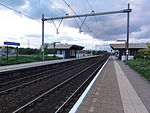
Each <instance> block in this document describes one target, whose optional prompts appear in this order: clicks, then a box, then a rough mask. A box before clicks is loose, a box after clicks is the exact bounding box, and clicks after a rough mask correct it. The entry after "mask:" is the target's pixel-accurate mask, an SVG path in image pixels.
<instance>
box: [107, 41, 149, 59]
mask: <svg viewBox="0 0 150 113" xmlns="http://www.w3.org/2000/svg"><path fill="white" fill-rule="evenodd" d="M110 47H111V48H112V49H113V50H115V51H117V52H118V59H120V60H125V58H126V57H125V56H126V47H125V44H110ZM147 48H148V47H147V45H146V44H145V43H130V44H129V59H133V57H134V55H136V54H137V53H138V50H140V49H147Z"/></svg>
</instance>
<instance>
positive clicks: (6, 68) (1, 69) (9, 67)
mask: <svg viewBox="0 0 150 113" xmlns="http://www.w3.org/2000/svg"><path fill="white" fill-rule="evenodd" d="M90 57H95V56H86V57H79V58H71V59H60V60H50V61H39V62H31V63H23V64H15V65H7V66H0V72H6V71H12V70H18V69H24V68H30V67H36V66H44V65H50V64H55V63H62V62H68V61H73V60H79V59H84V58H90Z"/></svg>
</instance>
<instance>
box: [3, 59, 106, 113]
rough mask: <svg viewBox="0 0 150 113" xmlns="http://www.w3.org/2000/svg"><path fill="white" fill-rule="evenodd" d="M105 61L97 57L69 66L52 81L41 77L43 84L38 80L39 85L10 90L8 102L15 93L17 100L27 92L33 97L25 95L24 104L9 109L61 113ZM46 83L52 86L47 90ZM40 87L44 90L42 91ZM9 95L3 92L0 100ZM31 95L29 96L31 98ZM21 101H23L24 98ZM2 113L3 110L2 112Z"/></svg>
mask: <svg viewBox="0 0 150 113" xmlns="http://www.w3.org/2000/svg"><path fill="white" fill-rule="evenodd" d="M98 59H101V60H99V61H98ZM105 59H106V58H104V57H99V58H98V57H95V58H92V60H91V59H88V60H87V61H88V62H87V61H86V62H87V63H85V62H82V63H81V64H80V65H79V64H78V65H75V66H72V67H69V66H68V67H69V68H68V69H65V70H62V71H61V72H59V73H58V75H57V74H54V78H50V79H52V80H49V81H48V82H47V81H46V80H47V77H44V78H43V77H41V78H38V79H41V80H43V81H42V82H41V81H40V82H39V81H38V80H37V81H38V82H39V83H38V82H37V81H35V80H33V81H35V83H34V82H33V83H34V84H27V86H23V87H22V86H21V89H20V88H19V89H18V88H17V89H15V88H14V89H15V90H9V91H8V92H7V91H6V92H7V93H8V100H9V99H11V95H12V96H14V93H15V96H14V97H15V98H17V97H16V96H17V95H18V94H19V93H22V92H25V91H26V90H27V91H30V94H31V97H28V95H24V96H25V99H24V98H23V99H24V102H22V104H21V105H20V107H19V106H18V105H17V104H16V105H14V106H15V107H12V108H11V107H10V108H9V109H10V111H11V112H13V113H22V112H23V113H24V112H26V113H35V112H36V113H40V112H43V109H45V111H44V113H47V112H48V111H49V112H51V111H52V112H55V111H57V112H60V111H61V110H62V108H63V109H64V106H66V103H68V102H67V101H66V100H68V101H70V100H71V98H72V97H73V95H76V93H75V92H78V90H80V89H81V88H82V87H81V86H83V85H84V84H83V83H85V80H86V81H88V79H87V78H90V77H89V76H92V75H93V73H95V72H96V71H95V69H96V70H98V68H97V67H99V65H102V63H103V62H104V60H105ZM99 68H100V67H99ZM61 73H62V75H61ZM59 74H60V75H59ZM88 74H90V75H88ZM46 76H50V75H46ZM57 76H58V77H57ZM84 76H85V77H84ZM63 77H64V78H63ZM45 79H46V80H45ZM59 79H61V80H59ZM44 81H45V82H46V83H45V84H46V85H47V84H49V85H50V86H49V85H47V86H48V87H47V86H45V87H46V88H47V89H46V88H45V87H43V86H44V83H43V82H44ZM53 81H55V82H56V83H52V82H53ZM30 82H31V81H30ZM25 84H26V83H25ZM86 84H87V83H86ZM42 85H43V86H42ZM39 86H40V88H42V89H40V88H39ZM28 87H29V88H28ZM32 87H33V88H35V89H33V90H34V91H31V90H30V89H32ZM79 87H80V88H79ZM38 88H39V89H38ZM77 89H78V90H77ZM17 92H18V93H17ZM35 92H36V93H35ZM7 93H5V92H2V95H1V93H0V99H2V98H3V96H5V94H6V95H7ZM32 93H33V94H32ZM30 94H29V96H30ZM22 95H23V94H22ZM22 95H21V96H22ZM71 95H72V96H71ZM19 96H20V94H19ZM26 96H27V97H26ZM32 96H33V97H32ZM61 96H62V97H63V98H62V97H61ZM6 99H7V98H6ZM20 99H22V97H21V98H20ZM18 100H19V98H17V101H18ZM49 100H50V104H49V105H51V104H52V105H51V107H48V108H47V104H46V103H47V102H49ZM2 101H3V100H2ZM19 101H20V100H19ZM21 101H22V100H21ZM53 104H54V105H53ZM10 105H11V104H10ZM41 105H42V106H41ZM0 106H1V105H0ZM8 106H9V105H8ZM43 106H44V107H45V108H44V107H43ZM60 106H61V107H60ZM15 108H16V110H15ZM39 108H41V109H40V110H38V109H39ZM0 109H1V108H0ZM3 109H4V111H5V110H6V109H7V108H6V109H5V108H3ZM2 111H3V110H1V112H2ZM10 111H9V112H10ZM7 112H8V110H6V113H7Z"/></svg>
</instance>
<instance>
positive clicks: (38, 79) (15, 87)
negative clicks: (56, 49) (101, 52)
mask: <svg viewBox="0 0 150 113" xmlns="http://www.w3.org/2000/svg"><path fill="white" fill-rule="evenodd" d="M86 63H87V62H85V63H83V64H86ZM83 64H79V65H76V66H73V67H71V68H69V69H68V68H67V69H65V70H62V71H61V72H58V73H54V74H50V75H47V76H43V77H40V78H37V79H35V80H32V81H29V82H25V83H23V84H20V85H17V86H14V87H11V88H9V89H6V90H3V91H0V94H2V93H5V92H8V91H10V90H13V89H17V88H19V87H23V86H25V85H27V84H31V83H34V82H37V81H40V80H43V79H45V78H48V77H50V76H53V75H55V74H59V73H62V72H66V71H67V70H70V69H72V68H75V67H78V66H81V65H83Z"/></svg>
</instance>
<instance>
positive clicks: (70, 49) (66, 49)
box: [48, 44, 84, 59]
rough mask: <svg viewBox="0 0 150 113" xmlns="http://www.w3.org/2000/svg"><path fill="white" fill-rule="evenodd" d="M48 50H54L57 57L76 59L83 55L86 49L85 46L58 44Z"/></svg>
mask: <svg viewBox="0 0 150 113" xmlns="http://www.w3.org/2000/svg"><path fill="white" fill-rule="evenodd" d="M48 48H49V49H52V50H54V52H55V54H56V56H58V57H59V56H61V57H63V58H64V59H67V58H76V57H78V56H79V54H80V53H81V50H83V49H84V47H83V46H79V45H74V44H56V45H55V47H54V45H50V46H49V47H48Z"/></svg>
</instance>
